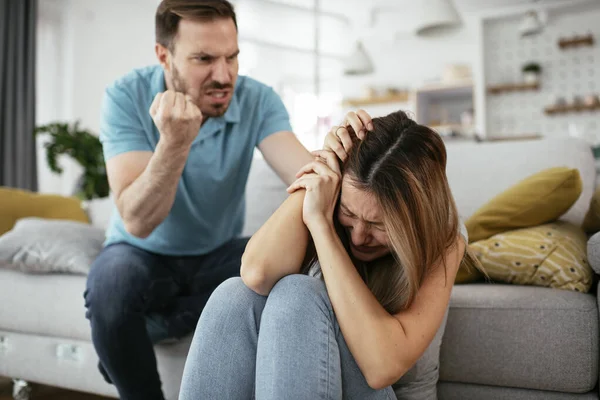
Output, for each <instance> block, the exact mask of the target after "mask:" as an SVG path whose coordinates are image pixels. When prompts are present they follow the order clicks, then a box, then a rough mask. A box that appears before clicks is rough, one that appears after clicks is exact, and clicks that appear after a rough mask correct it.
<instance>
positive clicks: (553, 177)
mask: <svg viewBox="0 0 600 400" xmlns="http://www.w3.org/2000/svg"><path fill="white" fill-rule="evenodd" d="M581 190H582V182H581V177H580V176H579V171H577V170H576V169H574V168H567V167H555V168H549V169H545V170H543V171H540V172H538V173H536V174H533V175H531V176H529V177H527V178H526V179H523V180H522V181H520V182H518V183H517V184H515V185H514V186H512V187H510V188H509V189H507V190H505V191H504V192H502V193H500V194H499V195H498V196H496V197H494V198H493V199H492V200H490V201H489V202H488V203H486V204H485V205H484V206H483V207H481V208H480V209H479V210H477V212H476V213H475V214H473V215H472V216H471V217H470V218H469V219H467V221H466V222H465V225H466V226H467V231H468V232H469V238H470V241H471V242H475V241H478V240H483V239H487V238H489V237H491V236H493V235H496V234H498V233H501V232H506V231H509V230H512V229H518V228H526V227H530V226H536V225H541V224H545V223H547V222H550V221H554V220H556V219H558V218H559V217H560V216H561V215H563V214H564V213H565V212H566V211H567V210H568V209H569V208H570V207H571V206H572V205H573V204H574V203H575V201H577V199H578V198H579V196H580V195H581Z"/></svg>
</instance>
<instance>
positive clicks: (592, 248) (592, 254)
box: [587, 232, 600, 275]
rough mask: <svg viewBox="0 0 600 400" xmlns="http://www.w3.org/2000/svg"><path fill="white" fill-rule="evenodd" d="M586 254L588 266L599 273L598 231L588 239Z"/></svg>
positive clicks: (599, 246)
mask: <svg viewBox="0 0 600 400" xmlns="http://www.w3.org/2000/svg"><path fill="white" fill-rule="evenodd" d="M587 254H588V260H589V262H590V266H591V267H592V269H593V270H594V271H595V272H596V273H597V274H599V275H600V232H597V233H596V234H594V235H593V236H592V237H591V238H590V239H589V240H588V242H587Z"/></svg>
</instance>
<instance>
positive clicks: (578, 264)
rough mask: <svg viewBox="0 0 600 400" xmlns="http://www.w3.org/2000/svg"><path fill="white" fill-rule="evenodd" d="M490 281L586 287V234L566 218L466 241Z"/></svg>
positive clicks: (588, 275)
mask: <svg viewBox="0 0 600 400" xmlns="http://www.w3.org/2000/svg"><path fill="white" fill-rule="evenodd" d="M469 247H470V248H471V250H472V251H473V252H474V253H475V255H476V256H477V258H478V259H479V261H480V262H481V264H482V265H483V267H484V268H485V270H486V272H487V273H488V275H489V277H490V279H491V280H492V281H501V282H508V283H515V284H519V285H535V286H545V287H551V288H557V289H568V290H575V291H577V292H582V293H586V292H588V291H589V290H590V288H591V286H592V280H593V272H592V269H591V267H590V265H589V264H588V261H587V236H586V235H585V233H584V232H583V230H582V229H581V228H580V227H578V226H575V225H573V224H570V223H568V222H562V221H559V222H553V223H550V224H545V225H540V226H537V227H533V228H524V229H518V230H513V231H510V232H504V233H500V234H498V235H495V236H492V237H491V238H489V239H486V240H481V241H478V242H475V243H471V244H470V245H469Z"/></svg>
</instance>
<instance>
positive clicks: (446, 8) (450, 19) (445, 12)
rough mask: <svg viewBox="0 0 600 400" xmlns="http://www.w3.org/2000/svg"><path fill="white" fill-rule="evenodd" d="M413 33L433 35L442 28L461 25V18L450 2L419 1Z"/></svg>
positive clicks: (416, 5)
mask: <svg viewBox="0 0 600 400" xmlns="http://www.w3.org/2000/svg"><path fill="white" fill-rule="evenodd" d="M413 5H414V7H415V15H414V21H415V25H414V28H413V31H414V32H415V33H416V34H417V35H419V36H425V35H427V34H430V33H433V32H434V31H436V30H439V29H440V28H450V27H455V26H458V25H460V23H461V21H460V17H459V15H458V13H457V12H456V9H455V8H454V6H453V5H452V3H451V2H450V0H417V1H415V2H414V3H413Z"/></svg>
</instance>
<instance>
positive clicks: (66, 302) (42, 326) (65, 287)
mask: <svg viewBox="0 0 600 400" xmlns="http://www.w3.org/2000/svg"><path fill="white" fill-rule="evenodd" d="M85 280H86V277H85V276H81V275H64V274H51V275H31V274H24V273H22V272H19V271H13V270H10V269H3V268H0V304H2V308H1V312H0V330H4V331H12V332H23V333H32V334H39V335H43V336H56V337H63V338H72V339H81V340H90V326H89V325H90V323H89V321H88V320H87V319H86V318H85V306H84V300H83V291H84V290H85Z"/></svg>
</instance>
